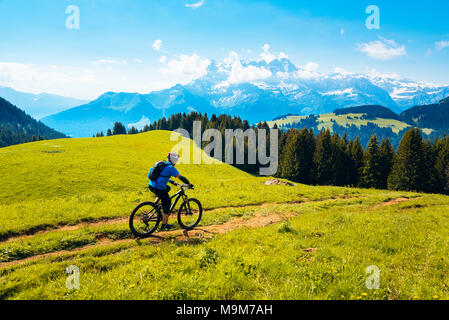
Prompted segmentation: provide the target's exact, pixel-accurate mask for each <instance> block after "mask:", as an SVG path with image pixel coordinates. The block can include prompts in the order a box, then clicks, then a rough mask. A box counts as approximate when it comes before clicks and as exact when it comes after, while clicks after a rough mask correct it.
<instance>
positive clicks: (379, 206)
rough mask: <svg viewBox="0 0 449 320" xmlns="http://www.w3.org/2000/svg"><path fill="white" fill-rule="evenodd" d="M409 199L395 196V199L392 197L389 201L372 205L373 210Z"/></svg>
mask: <svg viewBox="0 0 449 320" xmlns="http://www.w3.org/2000/svg"><path fill="white" fill-rule="evenodd" d="M410 200H411V199H410V198H397V199H393V200H390V201H387V202H383V203H380V204H377V205H375V206H374V207H373V210H375V209H379V208H382V207H389V206H394V205H395V204H398V203H401V202H406V201H410Z"/></svg>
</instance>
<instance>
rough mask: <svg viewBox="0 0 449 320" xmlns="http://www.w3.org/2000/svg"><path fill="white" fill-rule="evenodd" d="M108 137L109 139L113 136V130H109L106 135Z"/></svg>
mask: <svg viewBox="0 0 449 320" xmlns="http://www.w3.org/2000/svg"><path fill="white" fill-rule="evenodd" d="M106 135H107V136H108V137H110V136H112V131H111V129H108V132H107V133H106Z"/></svg>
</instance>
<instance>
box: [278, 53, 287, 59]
mask: <svg viewBox="0 0 449 320" xmlns="http://www.w3.org/2000/svg"><path fill="white" fill-rule="evenodd" d="M282 59H288V55H287V54H285V53H283V52H281V53H279V60H282Z"/></svg>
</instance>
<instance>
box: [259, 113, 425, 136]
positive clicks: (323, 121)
mask: <svg viewBox="0 0 449 320" xmlns="http://www.w3.org/2000/svg"><path fill="white" fill-rule="evenodd" d="M365 116H366V114H364V113H350V114H341V115H337V114H335V113H327V114H321V115H319V116H318V119H317V121H318V122H319V124H318V129H319V130H322V129H323V128H324V129H330V130H331V131H332V126H333V124H334V122H335V123H337V124H338V125H340V126H343V127H349V126H350V125H355V126H356V127H358V128H360V126H362V125H363V126H366V125H367V124H368V123H372V124H375V125H377V126H378V127H380V128H391V130H392V131H393V132H394V133H399V132H400V131H402V130H404V129H406V128H410V127H411V126H410V125H409V124H407V123H405V122H403V121H399V120H396V119H384V118H377V117H376V118H369V119H367V118H366V117H365ZM306 118H307V117H306V116H288V117H285V118H282V119H279V120H276V121H270V122H268V125H269V126H270V127H272V126H274V124H275V123H276V124H277V125H278V127H283V126H285V125H287V124H295V123H298V122H300V121H301V120H304V119H306ZM424 132H425V133H427V134H428V133H430V132H431V130H427V129H426V130H424Z"/></svg>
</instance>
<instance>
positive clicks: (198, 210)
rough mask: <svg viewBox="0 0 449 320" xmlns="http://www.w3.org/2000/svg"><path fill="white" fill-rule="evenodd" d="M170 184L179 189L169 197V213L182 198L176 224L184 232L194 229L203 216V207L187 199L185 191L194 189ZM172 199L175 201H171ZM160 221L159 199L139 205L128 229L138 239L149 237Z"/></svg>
mask: <svg viewBox="0 0 449 320" xmlns="http://www.w3.org/2000/svg"><path fill="white" fill-rule="evenodd" d="M169 183H170V184H172V185H174V186H177V187H179V188H180V190H179V191H178V192H176V193H175V194H174V195H173V196H171V197H170V199H171V200H172V205H171V207H170V213H171V212H173V210H174V208H175V207H176V205H177V203H178V201H179V200H180V199H181V198H182V200H183V202H182V203H181V206H180V207H179V210H178V224H179V225H180V226H181V228H183V229H185V230H192V229H194V228H195V227H196V226H197V225H198V224H199V223H200V221H201V217H202V215H203V207H202V206H201V202H200V201H199V200H197V199H193V198H188V197H187V195H186V191H187V190H189V189H194V187H193V186H188V185H185V184H179V183H176V182H174V181H172V180H170V181H169ZM173 199H175V200H174V201H173ZM161 221H162V204H161V201H160V199H157V201H155V202H149V201H147V202H143V203H141V204H139V205H138V206H137V207H136V208H135V209H134V210H133V212H132V213H131V216H130V217H129V227H130V229H131V232H132V233H133V234H134V235H135V236H136V237H138V238H148V237H150V236H151V235H152V234H153V233H154V232H155V231H156V230H157V228H158V226H159V224H160V223H161Z"/></svg>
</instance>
